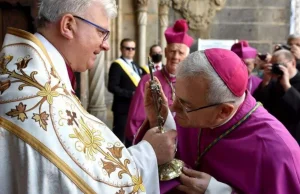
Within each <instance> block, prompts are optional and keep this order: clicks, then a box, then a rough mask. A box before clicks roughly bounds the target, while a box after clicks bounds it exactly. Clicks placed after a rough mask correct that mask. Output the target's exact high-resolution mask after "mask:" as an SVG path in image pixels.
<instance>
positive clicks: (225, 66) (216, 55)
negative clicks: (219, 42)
mask: <svg viewBox="0 0 300 194" xmlns="http://www.w3.org/2000/svg"><path fill="white" fill-rule="evenodd" d="M204 53H205V55H206V57H207V59H208V61H209V63H210V64H211V66H212V67H213V68H214V70H215V71H216V73H217V74H218V75H219V77H220V78H221V79H222V80H223V82H224V83H225V84H226V86H227V87H228V89H229V90H230V91H231V92H232V93H233V94H234V95H235V96H237V97H240V96H242V95H243V94H244V92H245V91H246V89H247V83H248V71H247V67H246V65H245V64H244V62H243V61H242V60H241V59H240V58H239V57H238V56H237V55H236V54H235V53H233V52H232V51H229V50H226V49H219V48H213V49H207V50H205V51H204Z"/></svg>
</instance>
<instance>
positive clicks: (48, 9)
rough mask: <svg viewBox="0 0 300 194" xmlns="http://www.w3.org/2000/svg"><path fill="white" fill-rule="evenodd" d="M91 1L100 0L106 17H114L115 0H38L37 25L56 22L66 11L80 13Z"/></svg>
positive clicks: (115, 10) (115, 11)
mask: <svg viewBox="0 0 300 194" xmlns="http://www.w3.org/2000/svg"><path fill="white" fill-rule="evenodd" d="M92 2H100V3H101V4H102V5H103V8H104V10H105V12H106V15H107V17H109V18H114V17H116V15H117V6H116V1H115V0H40V4H39V12H38V18H37V25H38V27H43V26H44V25H45V23H46V22H50V23H51V22H56V21H58V20H59V19H60V17H62V16H63V15H64V14H66V13H71V14H76V15H82V14H84V12H85V11H86V9H87V8H88V7H89V6H90V5H91V3H92Z"/></svg>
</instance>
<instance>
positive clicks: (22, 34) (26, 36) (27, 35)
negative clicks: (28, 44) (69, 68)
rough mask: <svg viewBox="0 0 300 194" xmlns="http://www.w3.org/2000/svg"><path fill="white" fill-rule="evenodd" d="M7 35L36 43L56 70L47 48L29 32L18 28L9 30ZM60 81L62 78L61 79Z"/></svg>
mask: <svg viewBox="0 0 300 194" xmlns="http://www.w3.org/2000/svg"><path fill="white" fill-rule="evenodd" d="M7 33H8V34H11V35H15V36H18V37H21V38H24V39H27V40H30V41H32V42H33V43H35V44H36V45H37V46H38V47H39V48H40V49H41V50H42V51H43V53H44V55H45V56H46V58H47V59H48V61H49V63H50V65H51V67H52V68H53V69H55V68H54V65H53V64H52V60H51V58H50V56H49V55H48V52H47V50H46V48H45V47H44V45H43V44H42V43H41V41H40V40H39V39H38V38H37V37H35V36H34V35H33V34H31V33H29V32H26V31H24V30H20V29H17V28H12V27H8V28H7ZM59 79H60V77H59Z"/></svg>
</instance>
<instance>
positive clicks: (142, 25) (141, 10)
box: [137, 0, 148, 66]
mask: <svg viewBox="0 0 300 194" xmlns="http://www.w3.org/2000/svg"><path fill="white" fill-rule="evenodd" d="M137 7H138V9H137V11H138V27H139V31H138V34H139V41H138V46H137V47H138V49H139V52H138V54H139V65H140V66H143V65H146V53H147V51H146V46H147V44H146V33H147V31H146V30H147V29H146V28H147V17H148V15H147V8H148V0H137Z"/></svg>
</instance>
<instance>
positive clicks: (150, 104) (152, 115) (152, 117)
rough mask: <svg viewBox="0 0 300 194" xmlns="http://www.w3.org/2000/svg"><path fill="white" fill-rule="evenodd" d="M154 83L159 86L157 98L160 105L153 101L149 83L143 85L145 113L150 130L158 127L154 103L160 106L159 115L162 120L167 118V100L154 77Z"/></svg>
mask: <svg viewBox="0 0 300 194" xmlns="http://www.w3.org/2000/svg"><path fill="white" fill-rule="evenodd" d="M154 82H156V84H158V86H159V96H160V98H161V103H159V102H157V101H156V100H157V99H154V97H153V91H152V90H151V85H150V83H151V81H148V82H147V83H146V85H145V97H144V106H145V111H146V115H147V118H148V121H149V123H150V127H151V128H152V127H155V126H158V112H157V109H156V103H159V105H161V108H160V115H161V116H162V117H163V118H164V120H166V119H167V116H168V100H167V98H166V96H165V94H164V92H163V90H162V87H161V84H160V82H159V80H158V79H157V78H156V77H154Z"/></svg>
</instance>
